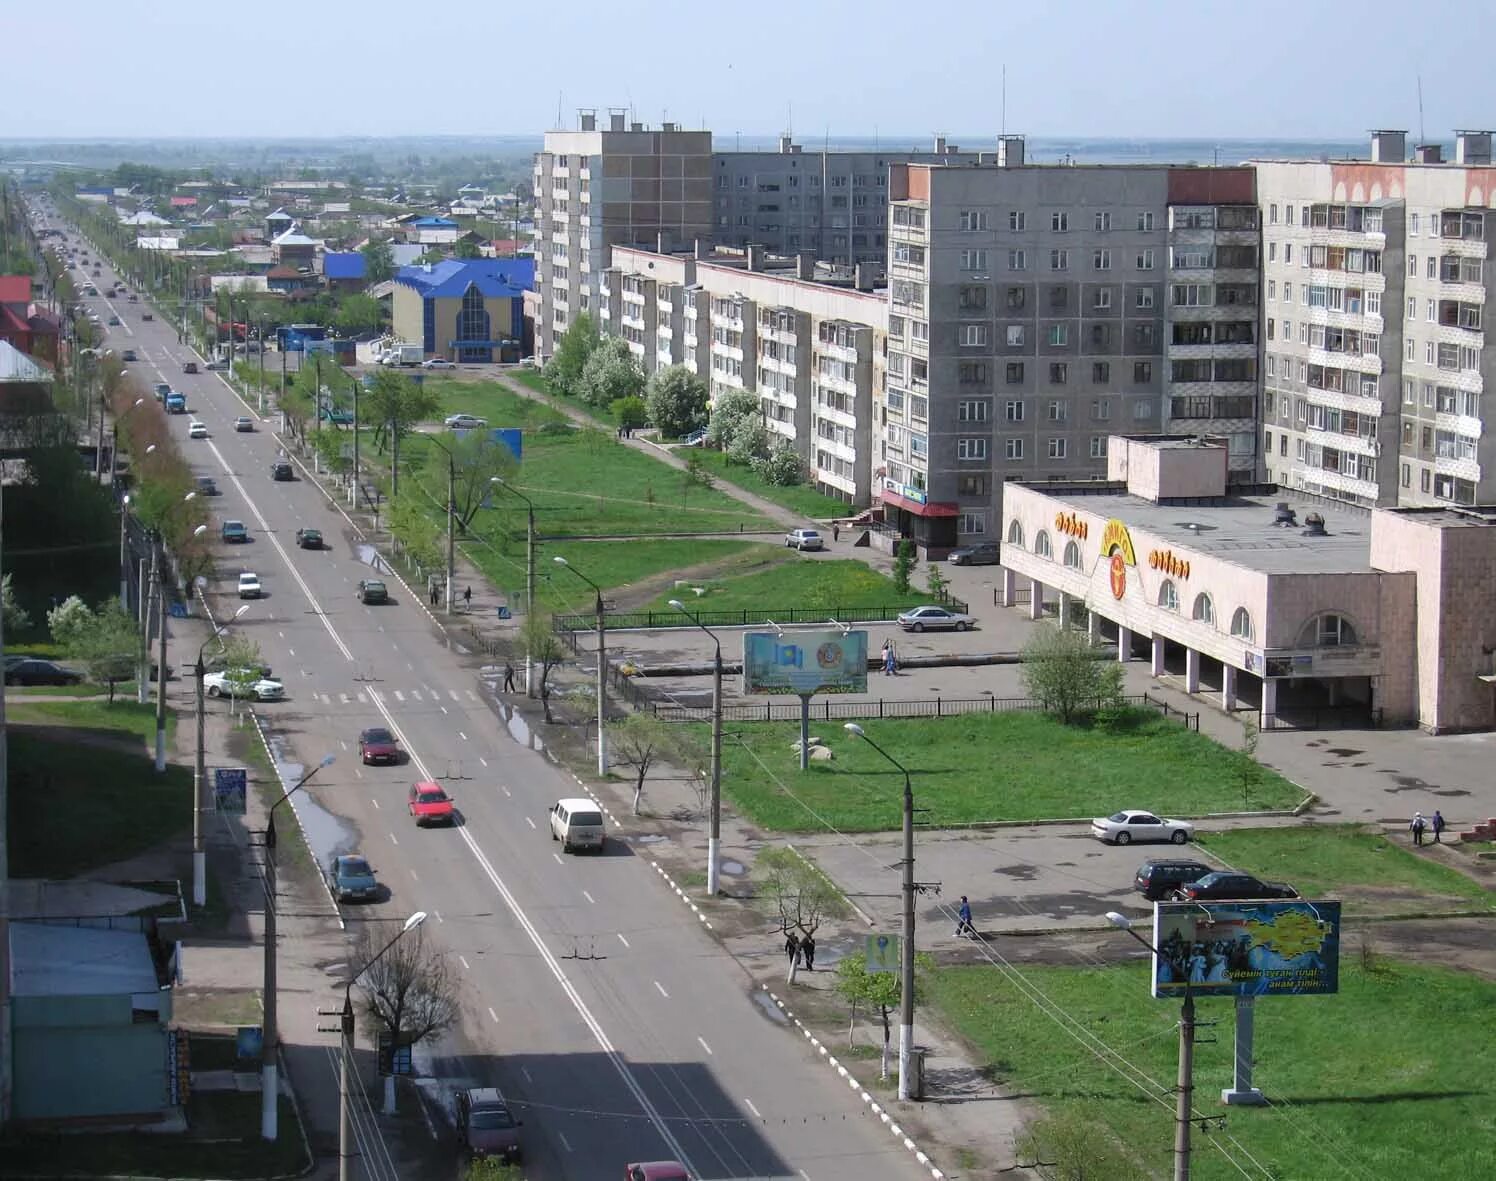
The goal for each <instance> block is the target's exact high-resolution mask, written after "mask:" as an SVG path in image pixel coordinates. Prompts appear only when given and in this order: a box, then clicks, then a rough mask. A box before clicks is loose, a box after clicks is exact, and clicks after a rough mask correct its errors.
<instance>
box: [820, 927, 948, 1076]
mask: <svg viewBox="0 0 1496 1181" xmlns="http://www.w3.org/2000/svg"><path fill="white" fill-rule="evenodd" d="M914 961H915V967H916V968H917V969H920V970H928V969H929V968H931V967H932V966H933V965H934V961H933V960H932V959H931V958H930V957H929V956H928V955H916V956H915V957H914ZM902 984H903V981H902V978H901V975H900V973H898V972H869V971H868V970H867V956H866V954H865V953H863V952H860V951H859V952H856V953H855V954H853V955H849V956H844V957H843V958H842V959H841V960H840V961H839V962H838V963H837V965H836V991H837V992H839V993H841V994H842V997H843V998H844V999H845V1000H846V1001H847V1003H848V1004H850V1005H851V1006H852V1021H853V1022H854V1023H855V1022H856V1020H857V1006H858V1005H863V1006H865V1007H866V1008H869V1009H872V1010H873V1011H874V1012H875V1013H877V1014H878V1018H879V1020H880V1021H881V1022H882V1023H883V1059H882V1063H881V1065H880V1070H881V1075H880V1077H882V1078H887V1077H888V1046H889V1041H890V1038H891V1036H892V1032H893V1031H892V1028H891V1022H890V1021H889V1017H890V1016H892V1014H893V1011H894V1010H895V1009H897V1008H898V1007H899V1001H900V1000H901V999H902V997H903V994H904V989H903V987H902ZM915 990H916V994H917V993H918V983H917V982H916V985H915Z"/></svg>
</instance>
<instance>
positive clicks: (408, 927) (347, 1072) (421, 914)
mask: <svg viewBox="0 0 1496 1181" xmlns="http://www.w3.org/2000/svg"><path fill="white" fill-rule="evenodd" d="M425 921H426V912H425V911H424V910H418V911H416V912H415V914H413V915H411V916H410V918H408V919H406V920H405V925H404V926H402V927H401V928H400V931H399V933H398V934H397V935H396V936H395V937H394V938H393V939H391V940H390V941H389V942H388V943H386V944H385V945H384V946H383V947H382V948H380V949H379V954H378V955H376V956H375V957H374V958H373V959H371V960H370V961H369V962H368V963H367V964H365V965H364V966H363V967H362V968H360V969H359V970H358V971H357V972H355V973H354V974H353V975H352V976H350V977H349V979H348V983H347V984H345V985H344V986H343V1021H342V1034H343V1037H342V1043H343V1046H342V1050H343V1052H342V1066H341V1069H340V1070H339V1072H338V1181H348V1161H349V1160H350V1159H351V1156H352V1154H351V1153H350V1152H349V1151H348V1086H349V1079H350V1076H351V1075H352V1073H353V1071H352V1065H353V996H352V993H353V986H354V985H355V984H357V983H358V978H359V977H360V976H362V975H363V974H364V973H365V972H367V971H368V970H369V969H370V968H372V967H373V966H374V965H375V964H377V963H378V962H379V961H380V960H381V959H382V958H383V957H384V954H385V952H387V951H389V949H390V948H392V947H394V946H395V944H397V943H399V942H400V938H401V936H403V935H405V934H407V933H408V932H410V931H414V930H415V929H416V928H417V927H419V926H420V925H421V924H422V923H424V922H425Z"/></svg>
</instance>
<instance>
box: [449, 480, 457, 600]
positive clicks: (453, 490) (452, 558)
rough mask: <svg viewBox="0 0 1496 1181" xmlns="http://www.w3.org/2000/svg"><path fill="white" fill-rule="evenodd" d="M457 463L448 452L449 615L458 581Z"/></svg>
mask: <svg viewBox="0 0 1496 1181" xmlns="http://www.w3.org/2000/svg"><path fill="white" fill-rule="evenodd" d="M456 575H457V461H456V460H454V459H453V458H452V453H451V452H450V451H449V452H447V614H448V615H451V614H452V602H453V596H454V595H455V594H456V587H454V586H453V585H452V584H453V583H454V582H455V581H456V580H457V579H456Z"/></svg>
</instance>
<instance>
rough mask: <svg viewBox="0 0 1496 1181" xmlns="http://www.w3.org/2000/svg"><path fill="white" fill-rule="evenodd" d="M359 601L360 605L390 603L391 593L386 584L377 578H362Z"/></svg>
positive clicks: (359, 587) (359, 586)
mask: <svg viewBox="0 0 1496 1181" xmlns="http://www.w3.org/2000/svg"><path fill="white" fill-rule="evenodd" d="M358 601H359V602H360V603H364V604H368V603H388V602H389V601H390V591H389V588H388V587H387V586H385V585H384V583H382V582H380V581H379V579H377V578H360V579H359V580H358Z"/></svg>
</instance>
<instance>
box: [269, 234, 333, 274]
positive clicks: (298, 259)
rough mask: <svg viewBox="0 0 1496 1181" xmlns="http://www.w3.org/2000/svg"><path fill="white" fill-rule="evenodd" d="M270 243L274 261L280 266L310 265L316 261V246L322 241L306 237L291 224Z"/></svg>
mask: <svg viewBox="0 0 1496 1181" xmlns="http://www.w3.org/2000/svg"><path fill="white" fill-rule="evenodd" d="M270 245H271V247H272V248H273V249H274V251H275V261H276V262H277V263H278V264H280V265H281V266H288V267H310V266H312V265H313V264H314V263H315V262H316V261H317V248H318V247H319V246H321V245H322V243H321V242H320V241H319V240H318V239H316V238H309V237H307V235H305V234H303V233H302V232H301V231H300V229H299V228H297V227H296V226H294V225H293V226H292V227H291V228H290V229H289V230H287V231H286V232H285V233H284V234H280V235H278V236H277V237H276V238H275V239H273V240H272V241H271V243H270Z"/></svg>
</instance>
